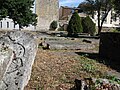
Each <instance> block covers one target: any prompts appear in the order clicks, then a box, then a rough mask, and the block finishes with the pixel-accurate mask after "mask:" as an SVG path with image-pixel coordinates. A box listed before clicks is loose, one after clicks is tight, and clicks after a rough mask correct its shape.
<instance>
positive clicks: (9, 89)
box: [0, 31, 37, 90]
mask: <svg viewBox="0 0 120 90" xmlns="http://www.w3.org/2000/svg"><path fill="white" fill-rule="evenodd" d="M0 33H2V32H0ZM0 46H2V47H4V49H3V51H0V62H1V61H2V63H0V64H1V65H0V67H1V68H3V69H2V70H1V72H0V90H23V89H24V87H25V85H27V83H28V81H29V79H30V75H31V69H32V65H33V62H34V59H35V55H36V52H37V42H36V41H35V39H34V36H33V35H32V34H30V33H27V32H22V31H8V32H5V33H2V34H1V35H0ZM1 58H2V59H1ZM3 64H4V65H3Z"/></svg>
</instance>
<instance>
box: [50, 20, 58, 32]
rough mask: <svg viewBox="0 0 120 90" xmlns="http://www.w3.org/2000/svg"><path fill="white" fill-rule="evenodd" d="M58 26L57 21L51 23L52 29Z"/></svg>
mask: <svg viewBox="0 0 120 90" xmlns="http://www.w3.org/2000/svg"><path fill="white" fill-rule="evenodd" d="M56 28H57V21H53V22H52V23H51V24H50V29H53V30H55V29H56Z"/></svg>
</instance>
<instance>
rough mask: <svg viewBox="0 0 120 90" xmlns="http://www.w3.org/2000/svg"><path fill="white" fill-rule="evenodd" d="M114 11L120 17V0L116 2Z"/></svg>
mask: <svg viewBox="0 0 120 90" xmlns="http://www.w3.org/2000/svg"><path fill="white" fill-rule="evenodd" d="M114 9H115V10H116V12H117V14H119V15H120V0H115V1H114Z"/></svg>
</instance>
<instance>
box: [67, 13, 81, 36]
mask: <svg viewBox="0 0 120 90" xmlns="http://www.w3.org/2000/svg"><path fill="white" fill-rule="evenodd" d="M67 32H68V36H77V35H78V33H81V32H83V28H82V24H81V19H80V17H79V15H78V13H77V12H74V13H73V15H72V17H71V19H70V21H69V24H68V27H67Z"/></svg>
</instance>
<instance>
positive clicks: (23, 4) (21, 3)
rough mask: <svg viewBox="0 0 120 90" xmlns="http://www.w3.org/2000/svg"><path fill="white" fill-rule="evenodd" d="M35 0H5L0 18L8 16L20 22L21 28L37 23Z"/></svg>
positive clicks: (0, 11) (0, 9) (0, 8)
mask: <svg viewBox="0 0 120 90" xmlns="http://www.w3.org/2000/svg"><path fill="white" fill-rule="evenodd" d="M33 5H34V0H3V1H2V6H1V7H0V16H1V17H0V18H5V17H8V18H10V19H12V20H13V21H14V23H15V24H19V28H20V29H21V28H23V27H24V26H29V25H30V24H31V25H36V23H37V19H36V18H37V15H36V14H35V13H33V11H32V8H33Z"/></svg>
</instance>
